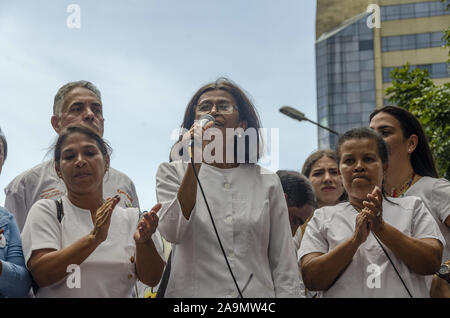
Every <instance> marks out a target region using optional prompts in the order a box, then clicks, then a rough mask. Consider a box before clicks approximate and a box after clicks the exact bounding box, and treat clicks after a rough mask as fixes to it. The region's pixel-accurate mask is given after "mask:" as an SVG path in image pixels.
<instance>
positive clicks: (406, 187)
mask: <svg viewBox="0 0 450 318" xmlns="http://www.w3.org/2000/svg"><path fill="white" fill-rule="evenodd" d="M415 176H416V173H415V172H414V171H413V173H412V175H411V179H409V181H407V182H405V183H404V184H403V185H402V186H401V187H400V189H399V190H398V192H397V191H395V189H394V190H393V191H392V196H393V197H394V198H397V197H399V196H401V195H402V194H403V193H405V192H406V190H408V189H409V187H410V186H411V184H412V182H413V180H414V178H415Z"/></svg>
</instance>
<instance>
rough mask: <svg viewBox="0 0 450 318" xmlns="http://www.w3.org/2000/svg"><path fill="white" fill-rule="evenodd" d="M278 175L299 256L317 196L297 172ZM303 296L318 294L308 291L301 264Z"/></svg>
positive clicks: (286, 171)
mask: <svg viewBox="0 0 450 318" xmlns="http://www.w3.org/2000/svg"><path fill="white" fill-rule="evenodd" d="M277 175H278V177H279V178H280V181H281V186H282V187H283V192H284V197H285V198H286V204H287V207H288V213H289V223H290V224H291V231H292V239H293V242H294V246H295V253H296V254H297V251H298V249H299V248H300V245H301V241H302V237H303V234H304V233H305V229H306V225H307V224H308V221H309V220H310V219H311V217H312V214H313V212H314V210H315V208H316V206H317V204H316V196H315V194H314V190H313V188H312V185H311V183H310V182H309V180H308V179H307V178H306V177H305V176H304V175H302V174H301V173H299V172H297V171H291V170H278V171H277ZM299 274H300V284H301V295H305V296H306V297H308V298H313V297H317V295H316V293H311V292H309V291H307V290H306V288H305V285H304V283H303V279H302V277H301V271H300V264H299Z"/></svg>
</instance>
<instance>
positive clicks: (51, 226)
mask: <svg viewBox="0 0 450 318" xmlns="http://www.w3.org/2000/svg"><path fill="white" fill-rule="evenodd" d="M62 202H63V207H64V217H63V219H62V221H61V223H60V222H59V221H58V219H57V210H56V204H55V202H54V200H50V199H43V200H39V201H38V202H36V203H35V204H34V205H33V206H32V207H31V209H30V213H29V215H28V218H27V220H26V222H25V227H24V229H23V232H22V245H23V253H24V257H25V263H28V260H29V259H30V256H31V253H32V251H34V250H39V249H44V248H49V249H55V250H61V249H63V248H66V247H67V246H69V245H71V244H73V243H74V242H76V241H77V240H79V239H80V238H81V237H83V236H85V235H87V234H89V233H90V232H91V231H92V229H93V227H94V225H93V223H92V218H91V212H90V211H89V210H84V209H80V208H78V207H76V206H75V205H73V204H72V203H71V202H70V200H69V199H68V198H67V197H66V196H63V197H62ZM138 220H139V211H138V209H136V208H127V209H124V208H122V207H119V206H116V207H115V209H114V211H113V213H112V216H111V225H110V227H109V231H108V237H107V239H106V241H104V242H103V243H101V244H100V245H99V246H98V247H97V248H96V249H95V250H94V251H93V252H92V253H91V254H90V255H89V256H88V258H86V260H85V261H84V262H83V263H82V264H81V265H80V267H79V269H80V273H79V274H80V275H79V279H80V288H69V287H68V285H70V286H72V287H73V286H74V284H75V283H76V276H75V273H74V274H69V275H68V276H66V277H65V278H63V279H62V280H60V281H59V282H56V283H54V284H53V285H50V286H48V287H43V288H40V289H39V290H38V292H37V294H36V297H38V298H39V297H57V298H69V297H131V294H132V291H133V287H134V284H135V282H136V272H135V263H134V262H135V258H136V256H135V253H136V244H135V242H134V239H133V234H134V232H135V231H136V227H137V223H138ZM155 234H156V233H155ZM155 234H153V237H152V238H153V241H154V242H155V245H156V246H157V247H158V246H160V242H158V240H157V239H156V235H155ZM71 284H72V285H71Z"/></svg>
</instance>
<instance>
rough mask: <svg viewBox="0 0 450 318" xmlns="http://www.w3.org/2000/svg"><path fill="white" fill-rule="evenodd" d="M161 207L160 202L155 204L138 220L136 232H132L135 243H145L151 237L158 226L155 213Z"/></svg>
mask: <svg viewBox="0 0 450 318" xmlns="http://www.w3.org/2000/svg"><path fill="white" fill-rule="evenodd" d="M159 209H161V203H157V204H155V206H154V207H153V208H152V209H151V210H150V212H146V213H144V214H143V215H142V218H141V219H140V220H139V222H138V225H137V229H136V232H134V235H133V238H134V241H135V242H136V243H145V242H147V241H148V240H150V239H151V237H152V235H153V233H155V231H156V228H157V227H158V221H159V218H158V216H157V215H156V213H157V212H158V211H159Z"/></svg>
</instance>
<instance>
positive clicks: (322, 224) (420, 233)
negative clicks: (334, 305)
mask: <svg viewBox="0 0 450 318" xmlns="http://www.w3.org/2000/svg"><path fill="white" fill-rule="evenodd" d="M389 200H391V201H392V202H395V203H397V204H398V205H394V204H392V203H389V202H388V201H386V200H383V218H384V221H385V222H386V223H388V224H390V225H391V226H393V227H395V228H396V229H397V230H399V231H401V232H403V233H404V234H406V235H408V236H410V237H414V238H417V239H422V238H434V239H438V240H440V241H441V242H442V243H443V244H444V245H445V240H444V238H443V237H442V235H441V233H440V231H439V228H438V226H437V224H436V222H435V221H434V219H433V217H432V216H431V214H430V212H429V211H428V210H427V208H426V207H425V205H424V204H423V202H422V201H421V200H420V199H419V198H417V197H408V198H389ZM357 214H358V212H357V211H356V210H355V208H353V206H352V205H350V203H348V202H344V203H340V204H338V205H336V206H328V207H323V208H321V209H318V210H316V211H315V212H314V215H313V217H312V219H311V221H310V222H309V223H308V226H307V227H306V231H305V234H304V236H303V239H302V245H301V247H300V251H299V259H301V258H302V257H303V256H304V255H306V254H309V253H313V252H318V253H327V252H329V251H331V250H332V249H334V248H335V247H336V246H337V245H339V244H341V243H342V242H344V241H345V240H347V239H349V238H350V237H351V236H352V235H353V233H354V231H355V222H356V216H357ZM384 247H385V249H386V251H387V253H388V254H389V256H390V258H391V259H392V261H393V262H394V264H395V267H396V268H397V270H398V271H399V273H400V275H401V276H402V278H403V280H404V282H405V284H406V286H407V287H408V289H409V291H410V293H411V294H412V296H413V297H415V298H416V297H429V292H428V288H427V286H426V279H425V277H426V276H423V275H419V274H416V273H414V272H413V271H411V270H410V269H409V267H408V266H407V265H406V264H405V263H404V262H403V261H401V260H400V259H399V258H398V257H397V256H396V255H395V254H394V253H393V252H392V251H391V250H390V249H389V248H388V247H386V246H384ZM378 270H379V271H378ZM323 297H325V298H332V297H350V298H353V297H370V298H372V297H409V296H408V293H407V291H406V289H405V288H404V286H403V284H402V283H401V281H400V278H399V277H398V276H397V274H396V272H395V270H394V268H393V266H392V264H391V263H390V262H389V260H388V258H387V256H386V255H385V253H384V252H383V250H382V248H381V247H380V245H379V244H378V242H377V241H376V240H375V238H374V236H373V233H371V234H370V235H369V236H368V237H367V240H366V242H364V243H363V244H361V246H360V247H359V248H358V250H357V252H356V253H355V255H354V256H353V259H352V261H351V263H350V264H349V265H348V266H347V268H346V269H345V270H344V272H343V273H342V275H341V276H339V278H338V279H337V280H336V282H335V283H334V284H333V285H332V286H331V287H330V288H329V289H328V290H326V291H323Z"/></svg>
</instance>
